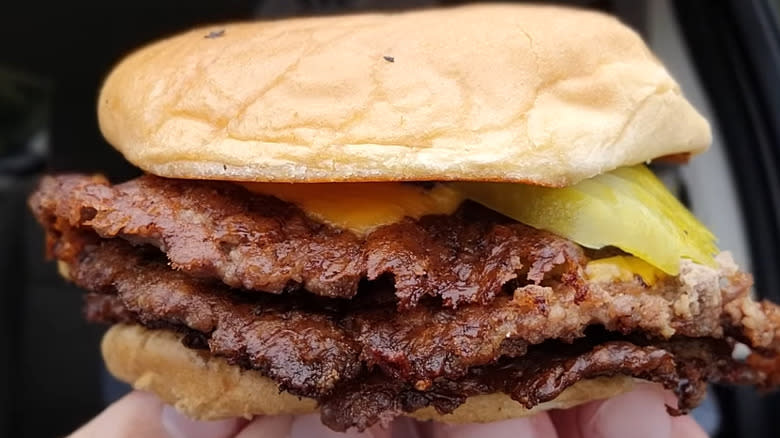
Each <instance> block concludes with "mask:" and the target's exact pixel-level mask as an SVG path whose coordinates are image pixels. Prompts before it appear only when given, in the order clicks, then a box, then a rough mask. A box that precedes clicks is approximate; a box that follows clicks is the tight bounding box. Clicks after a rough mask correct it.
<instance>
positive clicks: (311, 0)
mask: <svg viewBox="0 0 780 438" xmlns="http://www.w3.org/2000/svg"><path fill="white" fill-rule="evenodd" d="M14 3H15V4H13V5H5V6H4V8H3V9H4V11H3V12H2V13H0V323H1V324H3V326H2V329H0V436H29V437H50V436H58V435H65V434H67V433H68V432H70V431H72V430H73V429H75V428H76V427H77V426H78V425H79V424H81V423H83V422H84V421H86V420H87V419H89V418H90V417H92V416H94V415H95V414H96V413H98V412H99V411H100V410H101V409H102V408H103V407H104V406H105V404H106V403H107V402H109V401H110V400H111V399H112V398H113V397H116V395H117V394H118V393H121V391H122V390H123V388H122V387H116V386H114V384H113V383H112V382H111V381H110V380H109V379H108V378H106V376H105V371H104V370H103V368H102V363H101V360H100V356H99V348H98V343H99V339H100V336H101V333H102V330H103V328H101V327H97V326H90V325H87V324H86V323H85V322H83V320H82V316H81V298H80V293H79V292H78V291H77V290H75V289H74V288H73V287H71V286H69V285H67V284H65V283H64V282H63V281H62V280H60V279H59V277H58V276H57V274H56V269H55V266H54V264H53V263H50V262H46V261H44V260H43V241H42V232H41V230H40V228H39V227H38V226H37V224H35V223H34V221H33V220H32V218H31V216H30V214H29V213H28V211H27V208H26V204H25V201H26V197H27V195H28V193H29V192H30V190H31V189H32V188H33V186H34V184H35V181H37V179H38V178H39V176H40V175H41V173H43V172H50V171H56V172H64V171H79V172H101V173H104V174H106V175H107V176H109V178H110V179H112V180H115V181H119V180H124V179H128V178H131V177H133V176H135V175H137V174H139V172H138V170H136V169H134V168H133V167H131V166H130V165H128V164H127V163H126V162H125V161H123V159H122V158H121V156H120V155H119V154H118V153H116V152H114V150H113V149H112V148H111V147H109V145H108V144H106V142H105V141H104V140H103V138H102V137H101V136H100V133H99V130H98V126H97V121H96V114H95V106H96V99H97V93H98V90H99V86H100V84H101V81H102V79H103V78H104V76H105V75H106V73H107V72H108V70H109V69H110V68H111V66H112V65H113V64H114V63H115V62H117V61H118V60H119V59H120V58H121V57H122V56H123V55H125V54H127V53H128V51H129V50H131V49H133V48H135V47H138V46H139V45H142V44H144V43H146V42H149V41H151V40H154V39H157V38H160V37H163V36H166V35H169V34H172V33H175V32H177V31H180V30H184V29H186V28H188V27H191V26H194V25H198V24H208V23H214V22H219V21H224V20H234V19H250V18H253V17H283V16H291V15H301V14H330V13H338V12H345V11H360V10H381V9H398V8H412V7H422V6H430V5H443V4H456V3H466V2H464V1H422V0H421V1H415V0H403V1H390V0H388V1H378V0H377V1H372V0H298V1H293V0H275V1H235V0H228V1H220V2H217V1H199V0H191V1H189V2H186V3H182V2H145V1H142V0H138V1H133V2H103V3H102V5H100V6H94V5H93V6H90V7H86V6H77V5H74V2H51V4H46V5H41V4H39V3H38V2H14ZM556 3H568V4H576V5H579V6H583V7H588V8H595V9H600V10H603V11H606V12H609V13H612V14H615V15H617V16H619V17H620V18H621V19H622V20H623V21H624V22H626V23H627V24H629V25H631V26H632V27H634V28H635V29H636V30H637V31H639V32H640V33H641V34H642V36H643V37H644V38H645V40H646V41H647V42H648V43H649V44H650V45H651V47H652V48H653V50H654V51H655V52H656V53H657V55H658V56H659V57H660V58H661V60H662V61H663V62H664V63H665V64H666V65H667V67H668V68H669V70H670V71H671V72H672V74H673V75H674V76H675V77H676V78H677V79H678V80H679V82H680V83H681V85H682V87H683V90H684V91H685V93H686V95H688V97H689V98H690V99H691V100H692V101H693V102H694V104H695V105H696V106H697V107H698V108H699V109H700V110H701V111H702V112H703V113H704V114H705V116H707V118H709V119H710V120H711V121H712V123H713V129H714V145H713V148H712V150H711V151H710V152H709V153H707V154H705V155H704V156H701V157H697V158H696V159H694V160H693V161H692V162H691V164H690V165H689V166H687V167H685V168H682V169H681V168H674V167H667V168H656V170H657V171H658V172H659V174H660V175H661V176H662V177H663V178H664V181H665V182H667V183H668V185H669V186H670V187H671V188H672V189H673V190H674V191H675V193H676V194H677V195H678V196H679V197H680V198H681V199H682V200H683V201H684V202H685V203H687V204H688V205H689V206H690V207H691V208H692V209H693V210H694V212H695V213H696V214H697V215H698V216H699V217H700V218H701V219H702V220H703V221H704V222H705V223H706V224H707V225H708V226H710V228H711V229H713V231H714V232H715V234H716V235H718V236H720V238H721V241H720V246H721V248H729V249H731V250H732V251H733V253H734V255H735V258H736V259H737V261H738V262H739V263H740V264H742V265H743V266H745V267H746V268H747V269H752V271H753V272H754V274H755V277H756V288H755V292H756V294H757V295H758V296H760V297H767V298H770V299H773V300H775V301H780V270H778V261H780V218H779V216H778V215H779V214H780V183H779V182H778V179H779V178H780V173H779V172H780V86H778V83H780V30H779V29H780V27H779V26H778V24H779V23H780V16H779V15H778V9H779V8H780V1H778V0H718V1H710V0H688V1H676V2H675V1H671V0H647V1H643V0H592V1H588V0H581V1H559V2H556ZM108 4H110V6H108ZM778 412H780V397H778V395H776V394H775V395H769V396H766V397H759V396H758V395H757V394H756V393H755V391H753V390H750V389H740V390H733V389H730V388H713V390H712V392H711V394H710V397H708V400H707V403H705V405H704V406H703V407H702V408H700V409H698V410H697V411H696V412H695V416H696V418H697V420H698V421H700V422H701V423H702V424H703V425H704V426H705V427H706V428H707V430H708V431H710V433H711V434H712V435H713V436H718V437H736V436H740V437H742V436H744V437H778V436H780V419H778V418H776V414H777V413H778Z"/></svg>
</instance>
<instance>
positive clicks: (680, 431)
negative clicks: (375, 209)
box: [670, 415, 707, 438]
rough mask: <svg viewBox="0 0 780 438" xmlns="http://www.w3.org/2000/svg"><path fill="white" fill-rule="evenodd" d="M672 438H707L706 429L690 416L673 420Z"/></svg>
mask: <svg viewBox="0 0 780 438" xmlns="http://www.w3.org/2000/svg"><path fill="white" fill-rule="evenodd" d="M670 436H671V438H707V433H706V432H705V431H704V429H703V428H702V427H701V426H700V425H699V424H698V423H697V422H696V420H694V419H693V418H691V417H690V416H688V415H685V416H683V417H675V418H672V433H671V434H670Z"/></svg>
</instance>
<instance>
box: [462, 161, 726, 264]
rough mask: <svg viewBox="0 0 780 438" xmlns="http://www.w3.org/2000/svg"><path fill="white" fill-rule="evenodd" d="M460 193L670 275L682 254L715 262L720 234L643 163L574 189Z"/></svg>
mask: <svg viewBox="0 0 780 438" xmlns="http://www.w3.org/2000/svg"><path fill="white" fill-rule="evenodd" d="M451 186H452V187H453V188H455V189H456V190H458V191H460V192H461V193H463V195H464V196H465V197H467V198H469V199H471V200H473V201H475V202H477V203H479V204H482V205H484V206H486V207H488V208H490V209H492V210H495V211H498V212H499V213H502V214H504V215H506V216H509V217H511V218H513V219H515V220H517V221H519V222H522V223H524V224H527V225H530V226H532V227H534V228H539V229H543V230H547V231H550V232H552V233H555V234H558V235H560V236H563V237H566V238H568V239H570V240H573V241H575V242H577V243H579V244H580V245H582V246H584V247H587V248H594V249H598V248H603V247H606V246H615V247H618V248H620V249H622V250H623V251H625V252H627V253H629V254H632V255H633V256H635V257H638V258H640V259H642V260H644V261H646V262H648V263H650V264H651V265H653V266H655V267H657V268H659V269H661V270H662V271H664V272H666V273H667V274H670V275H677V274H678V273H679V269H680V259H682V258H687V259H691V260H693V261H695V262H697V263H701V264H707V265H714V263H715V262H714V255H715V254H717V252H718V248H717V246H716V244H715V236H714V235H713V234H712V233H711V232H710V231H709V230H708V229H707V227H705V226H704V225H703V224H702V223H701V222H699V220H698V219H696V217H695V216H694V215H693V214H692V213H691V212H690V211H688V209H687V208H685V206H683V205H682V204H681V203H680V202H679V201H678V200H677V198H675V197H674V196H673V195H672V194H671V193H670V192H669V191H668V190H667V189H666V187H665V186H664V185H663V183H662V182H661V181H660V180H659V179H658V178H657V177H656V176H655V175H654V174H653V172H652V171H650V169H648V168H647V166H645V165H636V166H631V167H623V168H619V169H616V170H614V171H612V172H609V173H605V174H601V175H598V176H596V177H593V178H590V179H587V180H584V181H581V182H580V183H578V184H575V185H573V186H571V187H564V188H549V187H539V186H532V185H527V184H513V183H481V182H480V183H472V182H459V183H451Z"/></svg>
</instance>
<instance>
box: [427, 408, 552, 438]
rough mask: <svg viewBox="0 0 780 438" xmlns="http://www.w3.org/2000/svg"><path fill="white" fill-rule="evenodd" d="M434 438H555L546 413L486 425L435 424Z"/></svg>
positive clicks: (550, 421)
mask: <svg viewBox="0 0 780 438" xmlns="http://www.w3.org/2000/svg"><path fill="white" fill-rule="evenodd" d="M433 436H434V438H472V437H474V438H486V437H490V438H515V437H528V438H557V436H558V434H557V432H556V431H555V426H553V423H552V420H550V417H549V415H547V413H541V414H537V415H534V416H531V417H524V418H515V419H512V420H505V421H497V422H493V423H486V424H458V425H453V424H437V425H435V426H434V427H433Z"/></svg>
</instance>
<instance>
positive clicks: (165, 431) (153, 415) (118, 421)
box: [69, 391, 240, 438]
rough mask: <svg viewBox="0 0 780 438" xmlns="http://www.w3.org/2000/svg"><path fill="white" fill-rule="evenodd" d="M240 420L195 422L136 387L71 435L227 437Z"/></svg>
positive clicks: (96, 437) (89, 437)
mask: <svg viewBox="0 0 780 438" xmlns="http://www.w3.org/2000/svg"><path fill="white" fill-rule="evenodd" d="M239 427H240V425H239V422H238V420H227V421H215V422H195V421H192V420H188V419H186V418H184V417H183V416H181V415H179V414H177V413H175V411H174V410H173V408H170V407H167V406H165V407H164V406H163V403H162V402H161V401H160V400H159V399H158V398H157V397H155V396H154V395H152V394H149V393H146V392H140V391H134V392H132V393H130V394H128V395H126V396H124V397H122V398H121V399H119V400H118V401H116V402H115V403H113V404H112V405H111V406H109V407H108V408H106V409H105V410H104V411H103V412H101V413H100V415H98V416H97V417H95V418H94V419H92V420H91V421H90V422H89V423H87V424H85V425H84V426H82V427H81V428H79V429H78V430H76V431H75V432H73V434H71V435H70V436H69V438H130V437H139V436H142V437H147V438H179V437H187V438H227V437H231V436H233V435H234V434H235V432H236V431H237V430H238V428H239Z"/></svg>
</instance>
